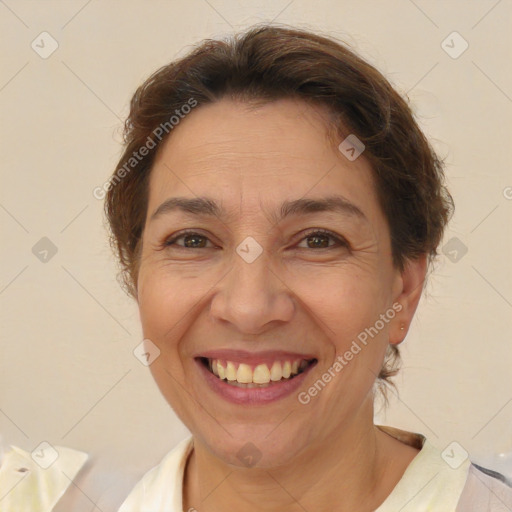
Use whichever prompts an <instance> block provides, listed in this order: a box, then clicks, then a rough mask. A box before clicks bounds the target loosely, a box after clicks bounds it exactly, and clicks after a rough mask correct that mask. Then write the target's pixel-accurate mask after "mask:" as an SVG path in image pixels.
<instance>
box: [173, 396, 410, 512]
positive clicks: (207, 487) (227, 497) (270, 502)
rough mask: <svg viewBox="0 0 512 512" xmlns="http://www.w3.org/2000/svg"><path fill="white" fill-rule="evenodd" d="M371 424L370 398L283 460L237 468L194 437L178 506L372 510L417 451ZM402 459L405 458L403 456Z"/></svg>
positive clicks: (289, 511) (269, 511)
mask: <svg viewBox="0 0 512 512" xmlns="http://www.w3.org/2000/svg"><path fill="white" fill-rule="evenodd" d="M396 443H398V445H401V446H403V447H404V448H405V450H408V447H406V446H405V445H402V443H399V442H398V441H396V440H394V439H393V438H391V437H390V436H388V435H387V434H385V433H383V432H382V431H380V430H379V429H378V428H377V427H375V425H374V424H373V404H370V403H368V404H366V405H365V407H363V408H362V409H361V410H360V413H359V415H358V416H356V417H355V418H354V419H353V420H352V421H351V422H350V423H347V424H343V425H340V426H338V427H337V428H336V429H334V430H332V431H331V433H330V434H329V435H328V436H324V437H322V439H321V441H320V442H312V443H311V444H309V445H308V446H307V448H306V449H305V450H304V451H303V452H302V453H301V455H300V456H298V457H296V458H294V459H293V460H292V461H290V462H289V463H288V464H286V465H282V466H279V467H274V468H269V469H261V468H257V467H255V468H240V467H234V466H232V465H228V464H225V463H224V462H223V461H221V460H219V459H218V458H217V457H215V456H214V455H213V454H212V453H211V452H210V451H209V450H208V449H207V448H206V446H204V445H202V444H201V443H199V442H197V440H195V441H194V451H193V452H192V454H191V456H190V458H189V461H188V464H187V467H186V470H185V479H184V492H183V506H184V510H190V509H192V510H194V509H196V510H199V511H201V512H215V511H219V510H227V509H233V508H235V507H240V509H241V510H244V511H247V512H261V511H262V510H264V511H266V512H274V511H276V512H277V511H279V512H283V511H286V512H295V511H301V512H303V511H304V510H315V511H316V512H324V511H325V512H327V511H329V512H330V511H332V510H333V503H336V510H337V511H339V512H349V511H350V512H352V511H353V510H358V511H361V512H363V511H372V510H375V509H376V508H377V507H378V506H379V505H380V504H381V503H382V502H383V501H384V500H385V498H386V497H387V496H388V494H389V493H390V492H391V490H392V489H393V487H394V486H395V485H396V483H397V481H398V480H399V479H400V478H401V476H402V474H403V471H405V469H406V467H407V465H408V464H409V463H410V461H411V460H412V458H413V457H414V456H415V455H416V453H417V451H414V450H412V451H407V457H406V456H405V452H401V453H402V454H404V457H402V458H401V459H399V458H398V457H397V456H396V452H397V445H396ZM406 459H407V460H406Z"/></svg>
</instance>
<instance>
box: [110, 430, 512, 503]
mask: <svg viewBox="0 0 512 512" xmlns="http://www.w3.org/2000/svg"><path fill="white" fill-rule="evenodd" d="M377 427H378V428H380V429H381V430H382V431H384V432H386V433H388V434H390V435H391V436H393V437H394V438H396V439H398V440H399V441H401V442H403V443H406V444H409V445H411V446H414V447H417V448H418V449H420V451H419V452H418V454H417V455H416V457H415V458H414V459H413V460H412V462H411V463H410V464H409V466H408V467H407V469H406V471H405V472H404V474H403V476H402V478H401V479H400V481H399V482H398V483H397V484H396V486H395V488H394V489H393V491H392V492H391V494H390V495H389V496H388V497H387V498H386V500H385V501H384V502H383V503H382V504H381V505H380V507H379V508H378V509H377V510H376V511H375V512H398V511H400V512H490V511H492V512H512V487H511V486H510V483H508V482H506V481H505V478H504V477H503V476H502V475H500V474H499V473H495V472H493V471H490V470H486V469H484V468H481V467H480V466H477V465H474V464H473V463H471V461H470V459H469V458H466V459H465V460H463V461H462V459H463V454H462V455H461V453H460V452H457V447H456V445H455V448H454V449H449V450H448V451H446V450H445V451H444V452H443V453H441V452H440V451H439V450H438V449H437V448H435V447H434V446H433V445H432V444H431V443H430V442H429V441H428V439H426V438H425V436H423V435H421V434H416V433H412V432H406V431H404V430H399V429H396V428H393V427H387V426H381V425H377ZM192 449H193V438H192V437H189V438H187V439H184V440H183V441H181V442H180V443H179V444H178V445H177V446H176V447H175V448H174V449H173V450H171V451H170V452H169V453H168V454H167V455H166V456H165V457H164V459H163V460H162V461H161V462H160V464H159V465H157V466H155V467H154V468H153V469H151V470H150V471H148V472H147V473H146V474H145V475H144V476H143V478H142V479H141V480H140V481H139V482H138V483H137V485H136V486H135V487H134V488H133V490H132V492H131V493H130V494H129V496H128V497H127V498H126V500H125V501H124V502H123V504H122V505H121V507H120V508H119V510H118V512H185V511H183V476H184V471H185V466H186V463H187V459H188V457H189V455H190V453H191V452H192Z"/></svg>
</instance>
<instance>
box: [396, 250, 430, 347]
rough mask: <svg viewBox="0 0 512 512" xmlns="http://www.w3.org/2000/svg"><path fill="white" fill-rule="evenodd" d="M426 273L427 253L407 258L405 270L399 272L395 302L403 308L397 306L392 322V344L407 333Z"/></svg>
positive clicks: (397, 342) (400, 339)
mask: <svg viewBox="0 0 512 512" xmlns="http://www.w3.org/2000/svg"><path fill="white" fill-rule="evenodd" d="M426 273H427V255H426V254H423V255H421V256H419V257H418V258H416V259H412V260H407V261H406V264H405V268H404V270H403V271H402V272H401V273H398V274H397V279H396V282H395V290H394V292H395V293H394V297H395V299H394V302H393V304H395V303H398V304H400V306H401V309H399V307H398V306H397V307H396V311H397V314H396V316H395V317H394V318H393V320H392V321H391V322H390V329H389V343H390V344H391V345H398V344H400V343H402V341H403V340H404V338H405V336H406V335H407V331H408V330H409V326H410V325H411V322H412V318H413V316H414V313H415V312H416V308H417V307H418V304H419V301H420V298H421V294H422V292H423V285H424V283H425V276H426Z"/></svg>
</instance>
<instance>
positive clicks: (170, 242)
mask: <svg viewBox="0 0 512 512" xmlns="http://www.w3.org/2000/svg"><path fill="white" fill-rule="evenodd" d="M187 235H199V236H200V237H203V238H206V239H207V240H209V239H208V237H207V236H205V235H202V234H201V233H198V232H197V231H194V230H185V231H182V232H180V233H178V234H177V235H175V236H173V237H171V238H169V239H167V240H165V241H164V242H163V244H162V248H163V249H165V248H167V247H170V246H173V245H174V246H175V247H177V248H179V249H185V250H193V249H210V247H183V246H181V245H176V244H175V242H176V240H179V239H180V238H183V237H186V236H187ZM318 235H320V236H326V237H329V238H332V239H333V240H334V241H335V242H336V243H335V245H332V246H329V247H320V248H319V249H316V250H322V249H324V250H325V249H334V248H336V247H348V246H349V244H348V242H347V241H346V240H345V239H344V238H343V237H340V236H338V235H336V234H334V233H333V232H332V231H329V230H327V229H312V230H311V231H309V232H307V233H306V234H305V235H304V236H303V237H302V238H301V240H299V242H302V241H303V240H305V239H307V238H311V237H313V236H318ZM301 249H302V247H301Z"/></svg>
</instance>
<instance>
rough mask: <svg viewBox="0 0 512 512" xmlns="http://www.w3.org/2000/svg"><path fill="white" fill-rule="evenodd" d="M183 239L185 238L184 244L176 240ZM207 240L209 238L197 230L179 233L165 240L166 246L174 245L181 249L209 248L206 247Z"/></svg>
mask: <svg viewBox="0 0 512 512" xmlns="http://www.w3.org/2000/svg"><path fill="white" fill-rule="evenodd" d="M181 239H183V240H184V242H183V245H181V244H176V241H177V240H181ZM207 241H208V238H207V237H206V236H204V235H201V234H200V233H197V232H195V231H185V232H182V233H181V234H178V235H177V236H174V237H172V238H170V239H169V240H166V241H165V242H164V246H165V247H170V246H174V247H178V248H180V249H203V248H206V249H208V247H205V244H206V242H207Z"/></svg>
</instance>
